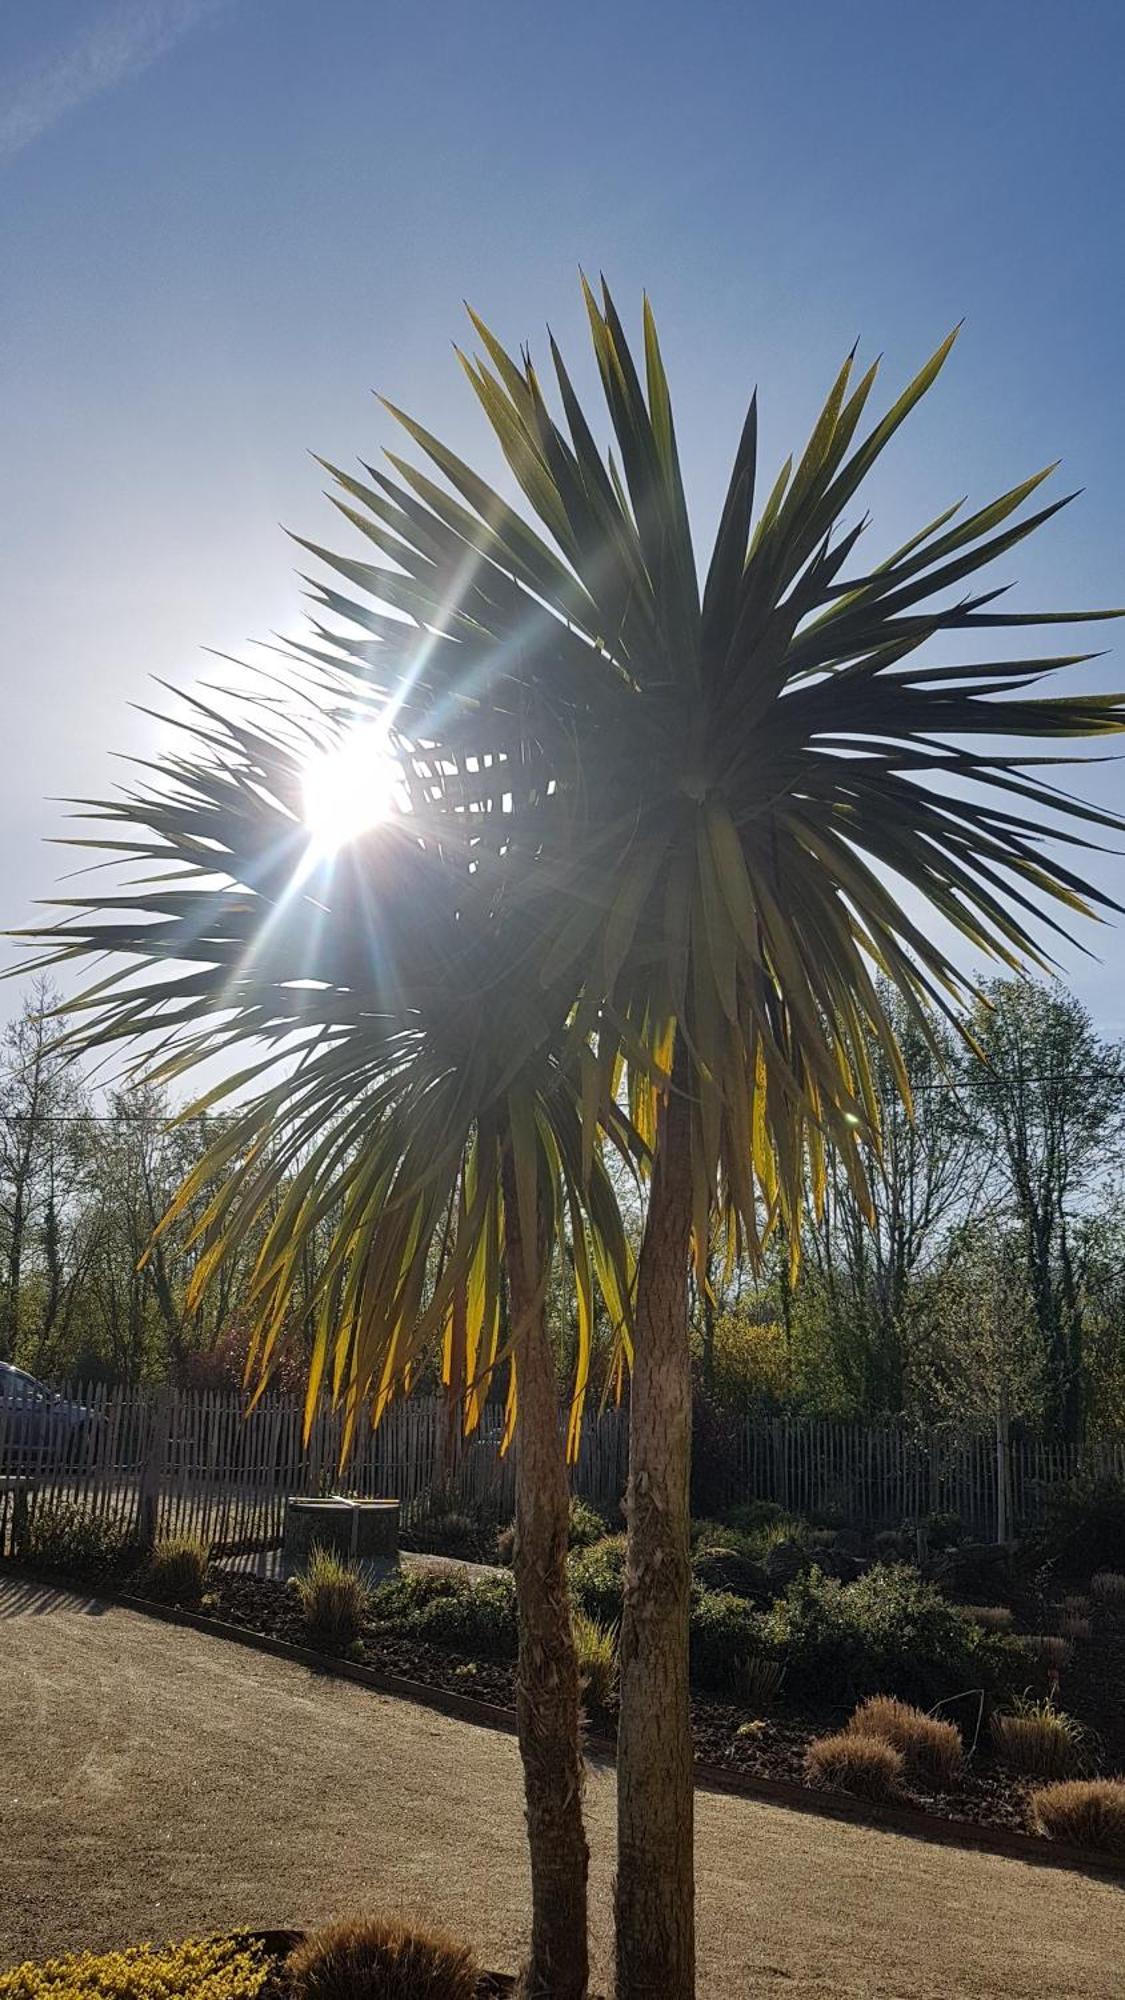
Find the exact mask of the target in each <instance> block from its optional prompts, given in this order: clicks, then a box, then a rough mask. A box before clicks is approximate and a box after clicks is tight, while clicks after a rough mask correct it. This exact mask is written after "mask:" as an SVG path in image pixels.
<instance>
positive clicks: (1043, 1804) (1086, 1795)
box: [1027, 1778, 1125, 1854]
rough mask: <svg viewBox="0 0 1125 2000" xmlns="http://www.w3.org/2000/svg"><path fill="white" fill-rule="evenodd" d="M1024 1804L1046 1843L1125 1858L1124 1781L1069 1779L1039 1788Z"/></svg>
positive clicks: (1119, 1779)
mask: <svg viewBox="0 0 1125 2000" xmlns="http://www.w3.org/2000/svg"><path fill="white" fill-rule="evenodd" d="M1027 1804H1028V1813H1029V1816H1030V1819H1031V1824H1032V1826H1033V1827H1034V1829H1035V1831H1036V1832H1037V1833H1044V1834H1046V1836H1047V1838H1048V1840H1071V1841H1073V1842H1074V1843H1075V1845H1076V1846H1078V1847H1096V1848H1100V1849H1101V1850H1102V1851H1103V1852H1104V1853H1106V1854H1125V1779H1121V1778H1071V1779H1069V1780H1067V1781H1065V1782H1064V1783H1062V1784H1058V1785H1041V1786H1040V1787H1039V1789H1038V1790H1037V1791H1034V1792H1032V1794H1031V1797H1030V1798H1029V1800H1028V1802H1027Z"/></svg>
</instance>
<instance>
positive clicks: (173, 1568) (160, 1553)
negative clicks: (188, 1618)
mask: <svg viewBox="0 0 1125 2000" xmlns="http://www.w3.org/2000/svg"><path fill="white" fill-rule="evenodd" d="M210 1560H211V1546H210V1543H209V1542H205V1541H204V1540H203V1537H202V1535H162V1536H161V1537H160V1540H159V1541H158V1542H157V1543H156V1546H155V1548H154V1549H153V1551H152V1554H151V1556H150V1557H149V1559H148V1562H147V1563H146V1565H145V1572H144V1585H145V1589H146V1590H147V1591H148V1594H149V1596H150V1597H155V1598H157V1599H158V1600H159V1601H160V1602H161V1603H162V1604H199V1603H200V1602H201V1600H202V1597H203V1589H204V1585H205V1584H206V1581H207V1565H208V1563H209V1562H210Z"/></svg>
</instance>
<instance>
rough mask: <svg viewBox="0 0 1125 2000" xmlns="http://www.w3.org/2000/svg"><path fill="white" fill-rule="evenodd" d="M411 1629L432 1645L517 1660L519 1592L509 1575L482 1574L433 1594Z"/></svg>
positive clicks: (484, 1655) (489, 1656) (481, 1656)
mask: <svg viewBox="0 0 1125 2000" xmlns="http://www.w3.org/2000/svg"><path fill="white" fill-rule="evenodd" d="M409 1629H410V1630H411V1631H412V1632H413V1633H414V1634H415V1636H416V1637H417V1638H419V1639H424V1640H426V1641H428V1643H429V1644H430V1645H433V1646H448V1647H449V1649H450V1651H451V1652H454V1653H470V1654H473V1655H474V1656H475V1657H479V1658H481V1659H487V1660H514V1659H515V1657H516V1654H517V1652H518V1650H519V1633H518V1629H517V1625H516V1591H515V1584H514V1583H513V1581H512V1578H511V1577H510V1576H495V1577H492V1576H489V1577H481V1578H480V1579H479V1581H477V1582H475V1583H469V1582H462V1583H461V1584H460V1585H459V1586H457V1587H455V1588H454V1589H453V1590H451V1591H450V1590H446V1591H443V1592H440V1593H438V1594H435V1595H432V1596H431V1597H430V1599H429V1601H428V1602H427V1603H424V1604H423V1605H422V1606H421V1608H420V1610H419V1611H418V1612H417V1613H416V1615H415V1617H414V1619H413V1622H412V1623H411V1624H410V1626H409Z"/></svg>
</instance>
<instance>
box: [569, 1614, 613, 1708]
mask: <svg viewBox="0 0 1125 2000" xmlns="http://www.w3.org/2000/svg"><path fill="white" fill-rule="evenodd" d="M570 1624H571V1630H572V1632H573V1633H574V1651H575V1654H576V1656H577V1659H578V1678H579V1684H580V1686H581V1690H582V1700H583V1702H584V1704H585V1706H586V1710H587V1713H588V1714H589V1715H591V1716H593V1717H595V1718H596V1719H597V1720H602V1719H603V1718H604V1717H605V1716H606V1715H607V1714H608V1712H609V1710H610V1708H611V1707H612V1704H613V1699H614V1696H615V1695H616V1693H617V1627H616V1625H603V1624H602V1623H601V1622H600V1620H599V1619H597V1618H588V1617H587V1616H586V1613H585V1612H584V1611H575V1612H573V1613H572V1614H571V1620H570Z"/></svg>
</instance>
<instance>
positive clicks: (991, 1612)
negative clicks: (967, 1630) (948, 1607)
mask: <svg viewBox="0 0 1125 2000" xmlns="http://www.w3.org/2000/svg"><path fill="white" fill-rule="evenodd" d="M954 1608H955V1609H956V1610H957V1611H959V1612H960V1613H961V1616H962V1618H968V1619H970V1620H971V1621H972V1623H973V1624H974V1625H979V1626H980V1628H981V1631H982V1632H1010V1631H1011V1629H1012V1611H1011V1608H1010V1606H1009V1605H1007V1604H958V1605H956V1606H955V1607H954Z"/></svg>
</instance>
